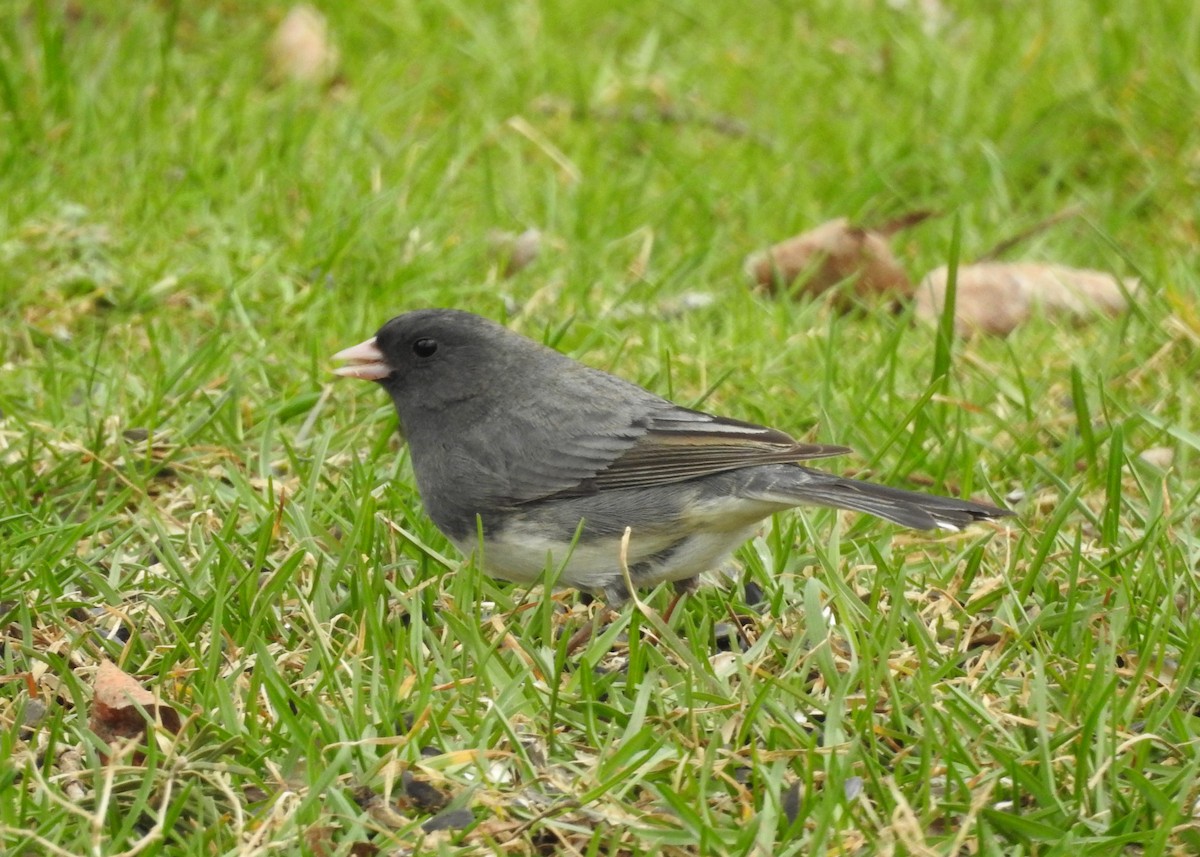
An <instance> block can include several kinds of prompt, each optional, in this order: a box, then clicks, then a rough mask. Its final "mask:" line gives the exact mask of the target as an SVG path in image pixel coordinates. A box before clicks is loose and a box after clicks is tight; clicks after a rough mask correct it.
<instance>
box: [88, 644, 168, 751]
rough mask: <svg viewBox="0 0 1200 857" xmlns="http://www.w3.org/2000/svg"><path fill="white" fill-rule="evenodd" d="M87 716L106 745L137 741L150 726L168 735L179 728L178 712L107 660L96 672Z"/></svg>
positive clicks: (91, 726) (91, 725) (89, 723)
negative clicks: (165, 731) (152, 724)
mask: <svg viewBox="0 0 1200 857" xmlns="http://www.w3.org/2000/svg"><path fill="white" fill-rule="evenodd" d="M143 712H145V713H143ZM90 715H91V716H90V717H89V719H88V726H89V727H90V728H91V730H92V731H93V732H95V733H96V735H98V736H99V737H100V738H102V739H103V740H104V741H105V742H106V743H108V744H112V743H114V742H115V741H119V740H127V739H131V738H132V739H138V740H140V739H142V738H144V737H145V734H146V727H147V726H148V725H149V724H151V723H155V724H157V725H158V726H160V727H162V728H163V729H166V730H167V731H168V732H171V733H175V732H178V731H179V725H180V719H179V712H177V711H176V710H175V709H174V708H172V707H171V706H169V705H167V704H165V703H163V702H161V701H159V699H158V698H157V697H156V696H155V695H154V694H153V693H151V692H150V691H148V690H146V689H145V688H144V687H142V686H141V685H140V684H139V683H138V681H137V680H136V679H135V678H134V677H133V676H131V675H129V674H128V673H126V672H124V671H123V670H121V668H120V667H118V666H117V665H116V664H114V663H113V662H112V661H109V660H103V661H101V662H100V668H99V669H98V670H97V671H96V678H95V681H94V682H93V684H92V706H91V711H90ZM147 715H149V718H152V719H148V717H147Z"/></svg>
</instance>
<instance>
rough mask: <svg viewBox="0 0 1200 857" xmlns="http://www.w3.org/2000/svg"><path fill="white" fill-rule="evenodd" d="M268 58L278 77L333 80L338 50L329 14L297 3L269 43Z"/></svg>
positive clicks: (313, 81)
mask: <svg viewBox="0 0 1200 857" xmlns="http://www.w3.org/2000/svg"><path fill="white" fill-rule="evenodd" d="M267 59H268V60H269V62H270V66H271V76H272V78H274V79H275V80H291V81H295V82H297V83H311V84H323V83H329V82H330V81H331V80H333V78H334V76H335V75H336V74H337V66H338V50H337V48H336V47H334V45H333V43H332V42H331V41H330V38H329V27H328V25H327V24H326V22H325V16H324V15H322V14H321V13H320V12H318V11H317V10H316V9H314V8H313V7H312V6H308V5H303V4H302V5H300V6H293V7H292V8H291V9H290V10H289V11H288V13H287V15H285V16H284V19H283V20H282V21H280V22H279V26H278V27H277V28H276V29H275V34H274V35H273V36H272V37H271V41H270V43H269V44H268V45H267Z"/></svg>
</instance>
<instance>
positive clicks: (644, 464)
mask: <svg viewBox="0 0 1200 857" xmlns="http://www.w3.org/2000/svg"><path fill="white" fill-rule="evenodd" d="M664 404H665V403H664ZM632 428H633V429H634V433H635V435H636V437H635V438H634V439H632V443H629V445H628V446H627V448H626V449H624V450H623V451H622V452H620V453H619V454H618V455H615V456H614V457H613V458H611V459H610V460H609V462H607V463H606V464H604V466H600V467H597V468H596V469H595V470H594V472H593V473H591V474H590V475H587V476H584V477H583V478H581V479H580V480H579V481H578V483H577V484H575V485H572V486H570V487H567V488H565V489H563V490H560V491H557V492H555V493H554V494H553V495H552V496H555V497H584V496H588V495H592V494H596V493H598V492H601V491H610V490H615V489H621V488H650V487H654V486H656V485H667V484H671V483H674V482H683V481H686V480H688V479H696V478H698V477H701V476H708V475H711V474H714V473H722V472H725V471H729V470H738V469H740V468H743V467H753V466H756V465H760V464H790V463H794V462H798V461H807V460H810V459H814V458H828V457H830V456H834V455H842V454H844V453H847V452H849V451H850V450H849V449H847V448H846V447H844V446H827V445H822V444H808V443H799V442H798V441H796V440H795V439H793V438H792V437H791V436H789V435H787V434H785V433H784V432H781V431H779V430H777V429H771V428H767V427H765V426H760V425H755V424H754V423H747V422H742V421H740V420H732V419H727V418H723V417H715V416H712V415H711V414H706V413H702V412H700V411H693V410H689V409H687V408H680V407H678V406H673V405H672V406H670V407H669V408H668V409H664V410H663V411H662V412H658V413H653V414H651V415H648V416H644V417H640V418H638V419H636V420H634V422H633V424H632ZM588 441H589V438H586V437H580V438H577V443H578V444H579V445H580V446H590V445H592V444H591V443H589V442H588Z"/></svg>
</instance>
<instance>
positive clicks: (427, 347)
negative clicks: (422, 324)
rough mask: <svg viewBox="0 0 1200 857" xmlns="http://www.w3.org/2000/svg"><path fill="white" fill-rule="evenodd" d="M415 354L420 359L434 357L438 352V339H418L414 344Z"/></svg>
mask: <svg viewBox="0 0 1200 857" xmlns="http://www.w3.org/2000/svg"><path fill="white" fill-rule="evenodd" d="M412 348H413V354H415V355H417V356H418V357H432V356H433V352H435V351H437V348H438V346H437V340H436V339H418V340H417V341H416V342H414V343H413V347H412Z"/></svg>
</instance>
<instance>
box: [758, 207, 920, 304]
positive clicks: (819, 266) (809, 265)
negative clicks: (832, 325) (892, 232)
mask: <svg viewBox="0 0 1200 857" xmlns="http://www.w3.org/2000/svg"><path fill="white" fill-rule="evenodd" d="M745 270H746V275H747V276H748V277H749V278H750V280H751V283H752V284H753V285H754V286H755V288H756V289H758V290H761V291H766V292H770V293H775V292H778V291H783V290H789V289H790V288H791V287H792V285H793V284H794V283H799V285H798V286H797V287H796V289H795V292H794V294H797V295H799V294H807V295H819V294H821V293H822V292H826V291H828V290H830V289H832V288H833V287H834V286H837V285H840V284H842V283H847V282H849V283H851V284H852V288H850V289H849V290H848V291H841V292H840V293H839V295H838V298H837V304H838V306H839V307H843V308H846V307H849V306H851V305H852V304H853V300H852V299H850V295H853V296H856V297H858V298H869V297H872V296H874V295H893V296H895V297H896V298H907V297H908V296H909V295H911V294H912V291H913V287H912V281H911V280H909V278H908V275H907V274H906V273H905V272H904V269H903V268H901V267H900V263H899V262H897V261H896V258H895V256H893V255H892V250H891V247H890V246H889V245H888V241H887V237H886V234H885V233H884V232H883V231H879V230H870V229H865V228H863V227H861V226H854V225H852V224H851V223H850V222H849V221H848V220H847V219H846V218H844V217H839V218H838V219H837V220H830V221H829V222H827V223H822V224H821V225H820V226H818V227H816V228H815V229H811V230H809V231H808V232H804V233H802V234H800V235H797V236H795V237H794V238H789V239H788V240H786V241H782V242H780V243H778V244H776V245H775V246H773V247H771V248H769V249H767V250H764V251H762V252H760V253H753V254H751V255H750V256H748V257H747V258H746V263H745Z"/></svg>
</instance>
